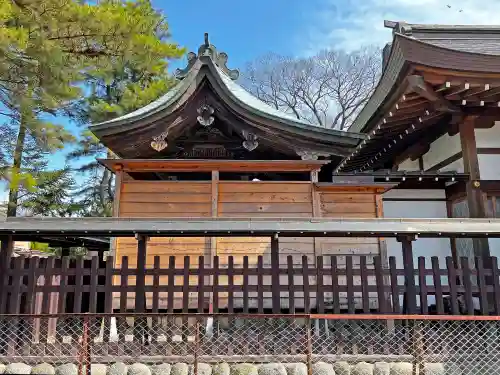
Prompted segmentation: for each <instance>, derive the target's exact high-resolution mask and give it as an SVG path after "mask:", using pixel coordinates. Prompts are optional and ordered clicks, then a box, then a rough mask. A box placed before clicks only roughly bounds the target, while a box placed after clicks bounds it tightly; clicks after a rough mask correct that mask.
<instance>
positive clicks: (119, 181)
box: [109, 164, 124, 264]
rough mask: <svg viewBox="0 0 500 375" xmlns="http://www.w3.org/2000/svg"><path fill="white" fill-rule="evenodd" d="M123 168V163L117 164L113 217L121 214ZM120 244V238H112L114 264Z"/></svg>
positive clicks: (111, 251) (111, 249)
mask: <svg viewBox="0 0 500 375" xmlns="http://www.w3.org/2000/svg"><path fill="white" fill-rule="evenodd" d="M123 174H124V172H123V168H122V166H121V164H117V165H116V166H115V196H114V199H113V217H119V216H120V197H121V192H122V186H123V177H124V176H123ZM117 244H118V238H117V237H113V238H112V240H111V248H110V254H109V255H110V256H112V257H113V264H115V254H116V247H117Z"/></svg>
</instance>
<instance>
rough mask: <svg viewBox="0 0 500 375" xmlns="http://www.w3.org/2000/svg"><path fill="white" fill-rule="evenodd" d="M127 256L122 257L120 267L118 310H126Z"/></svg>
mask: <svg viewBox="0 0 500 375" xmlns="http://www.w3.org/2000/svg"><path fill="white" fill-rule="evenodd" d="M127 292H128V257H127V256H125V257H122V266H121V267H120V312H121V313H124V312H126V311H127V295H128V293H127Z"/></svg>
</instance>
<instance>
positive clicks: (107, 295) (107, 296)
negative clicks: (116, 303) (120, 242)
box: [104, 256, 114, 313]
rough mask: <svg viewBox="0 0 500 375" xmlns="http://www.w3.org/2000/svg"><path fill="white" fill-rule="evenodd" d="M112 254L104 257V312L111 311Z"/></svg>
mask: <svg viewBox="0 0 500 375" xmlns="http://www.w3.org/2000/svg"><path fill="white" fill-rule="evenodd" d="M113 263H114V259H113V257H112V256H107V257H106V268H105V271H104V272H105V276H104V312H105V313H111V312H113V266H114V264H113Z"/></svg>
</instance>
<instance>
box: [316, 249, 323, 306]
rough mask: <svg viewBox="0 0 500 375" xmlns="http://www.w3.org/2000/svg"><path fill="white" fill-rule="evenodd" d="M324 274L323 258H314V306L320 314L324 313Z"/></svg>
mask: <svg viewBox="0 0 500 375" xmlns="http://www.w3.org/2000/svg"><path fill="white" fill-rule="evenodd" d="M324 272H325V269H324V266H323V256H321V255H319V256H317V257H316V305H317V308H318V313H320V314H323V313H324V312H325V294H324V287H323V274H324Z"/></svg>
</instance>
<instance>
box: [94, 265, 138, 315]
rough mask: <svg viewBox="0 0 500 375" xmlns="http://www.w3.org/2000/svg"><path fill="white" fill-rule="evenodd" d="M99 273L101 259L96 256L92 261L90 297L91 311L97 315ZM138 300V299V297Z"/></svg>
mask: <svg viewBox="0 0 500 375" xmlns="http://www.w3.org/2000/svg"><path fill="white" fill-rule="evenodd" d="M98 273H99V258H98V257H96V256H94V257H92V261H91V269H90V296H89V311H90V313H93V314H95V313H96V312H97V280H98ZM136 298H137V297H136Z"/></svg>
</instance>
